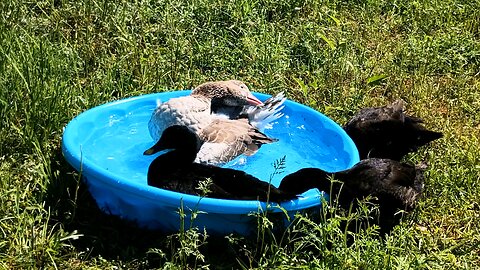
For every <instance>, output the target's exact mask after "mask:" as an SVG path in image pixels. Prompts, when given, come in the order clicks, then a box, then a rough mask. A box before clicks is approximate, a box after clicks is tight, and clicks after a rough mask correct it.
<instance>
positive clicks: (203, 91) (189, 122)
mask: <svg viewBox="0 0 480 270" xmlns="http://www.w3.org/2000/svg"><path fill="white" fill-rule="evenodd" d="M262 104H263V103H262V102H261V101H260V100H259V99H258V98H256V97H255V96H254V95H253V94H252V93H251V92H250V90H249V89H248V87H247V86H246V85H245V84H244V83H243V82H241V81H238V80H229V81H216V82H206V83H203V84H201V85H199V86H197V87H196V88H195V89H193V91H192V93H191V94H190V95H189V96H183V97H178V98H172V99H170V100H168V101H166V102H164V103H161V104H159V105H158V106H157V108H156V109H155V111H154V112H153V114H152V117H151V118H150V121H149V123H148V129H149V131H150V136H151V137H152V138H153V139H154V140H155V141H158V139H159V138H160V135H161V134H162V133H163V131H164V130H165V129H166V128H167V127H169V126H172V125H184V126H187V127H188V128H190V129H192V130H193V131H195V132H197V133H198V132H199V131H200V130H201V129H202V128H204V127H205V126H207V125H209V124H210V123H211V122H212V121H213V119H214V118H215V116H216V115H215V114H216V113H217V111H221V112H222V113H223V112H225V111H229V109H228V108H231V109H232V113H234V111H235V110H239V109H237V108H240V110H241V108H243V106H245V105H254V106H256V105H262Z"/></svg>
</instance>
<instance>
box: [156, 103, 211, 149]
mask: <svg viewBox="0 0 480 270" xmlns="http://www.w3.org/2000/svg"><path fill="white" fill-rule="evenodd" d="M210 122H211V116H210V101H209V100H208V99H205V98H201V97H194V96H184V97H178V98H172V99H170V100H168V101H167V102H164V103H160V104H159V105H158V106H157V108H156V109H155V110H154V111H153V113H152V116H151V118H150V121H149V122H148V129H149V132H150V136H151V137H152V138H153V139H154V140H155V141H158V139H160V136H161V134H162V132H163V131H164V130H165V129H166V128H167V127H169V126H173V125H183V126H187V127H189V128H191V129H192V130H199V129H200V128H202V127H203V126H205V125H207V124H209V123H210Z"/></svg>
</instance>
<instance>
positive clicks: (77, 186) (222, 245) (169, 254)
mask: <svg viewBox="0 0 480 270" xmlns="http://www.w3.org/2000/svg"><path fill="white" fill-rule="evenodd" d="M51 164H52V165H51V171H52V172H58V173H57V174H55V176H54V177H52V179H51V181H50V183H49V185H48V187H47V191H46V207H50V209H51V212H52V218H51V222H52V223H60V224H62V226H63V228H64V229H65V231H67V232H73V231H77V233H78V234H81V235H82V236H81V237H80V238H79V239H77V240H72V241H71V245H72V246H73V247H74V248H75V250H76V252H77V254H81V255H80V256H79V258H80V259H82V260H89V259H90V258H92V257H97V256H101V257H102V258H104V259H106V260H120V261H122V263H126V264H127V265H128V266H129V267H135V268H151V267H159V266H162V265H163V264H164V263H166V262H170V261H172V260H173V259H171V258H173V257H174V256H175V253H178V252H179V250H178V244H177V243H176V242H175V241H177V242H178V240H177V239H175V237H173V236H172V235H167V234H165V233H164V232H162V231H159V230H148V229H143V228H139V227H138V226H137V225H136V223H135V222H133V221H128V220H124V219H121V218H119V217H117V216H113V215H108V214H106V213H104V212H102V211H101V210H100V209H99V208H98V206H97V204H96V202H95V200H94V199H93V197H92V196H91V195H90V193H89V191H88V188H87V185H86V184H85V183H84V182H83V181H81V180H80V175H79V173H78V172H76V171H75V169H74V168H73V167H71V166H70V165H69V164H68V163H67V162H66V161H65V159H64V157H63V155H62V152H61V149H56V151H55V154H54V156H53V157H52V162H51ZM179 222H180V221H179ZM172 239H173V240H172ZM207 243H208V244H207V245H204V246H201V247H200V248H199V251H200V252H201V253H202V254H204V255H205V263H209V264H214V265H215V264H218V265H224V266H226V267H233V266H234V265H237V266H238V263H237V261H236V255H237V252H235V251H234V250H233V248H232V246H231V245H230V244H229V242H228V240H227V239H226V238H225V237H220V236H208V239H207ZM152 250H153V251H154V250H157V251H158V250H161V252H160V253H162V255H160V253H158V252H151V251H152Z"/></svg>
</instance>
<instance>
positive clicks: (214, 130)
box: [196, 119, 277, 164]
mask: <svg viewBox="0 0 480 270" xmlns="http://www.w3.org/2000/svg"><path fill="white" fill-rule="evenodd" d="M199 136H200V138H201V139H202V140H203V141H204V144H203V145H202V147H201V148H200V151H199V152H198V154H197V158H196V162H199V163H206V164H222V163H226V162H228V161H230V160H232V159H234V158H236V157H238V156H239V155H242V154H244V155H253V154H255V152H257V150H258V149H259V148H260V146H262V145H263V144H266V143H272V142H275V141H277V140H276V139H273V138H270V137H268V136H267V135H265V134H263V133H262V132H260V131H259V130H258V129H256V128H254V127H253V126H251V125H250V124H249V123H248V120H247V119H238V120H229V119H215V120H214V121H213V122H212V123H210V124H209V125H208V126H206V127H205V128H203V129H202V130H200V133H199Z"/></svg>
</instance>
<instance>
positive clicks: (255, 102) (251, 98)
mask: <svg viewBox="0 0 480 270" xmlns="http://www.w3.org/2000/svg"><path fill="white" fill-rule="evenodd" d="M247 101H248V103H250V104H251V105H255V106H258V105H263V102H261V101H260V100H259V99H258V98H257V97H255V96H254V95H253V94H252V93H248V95H247Z"/></svg>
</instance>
